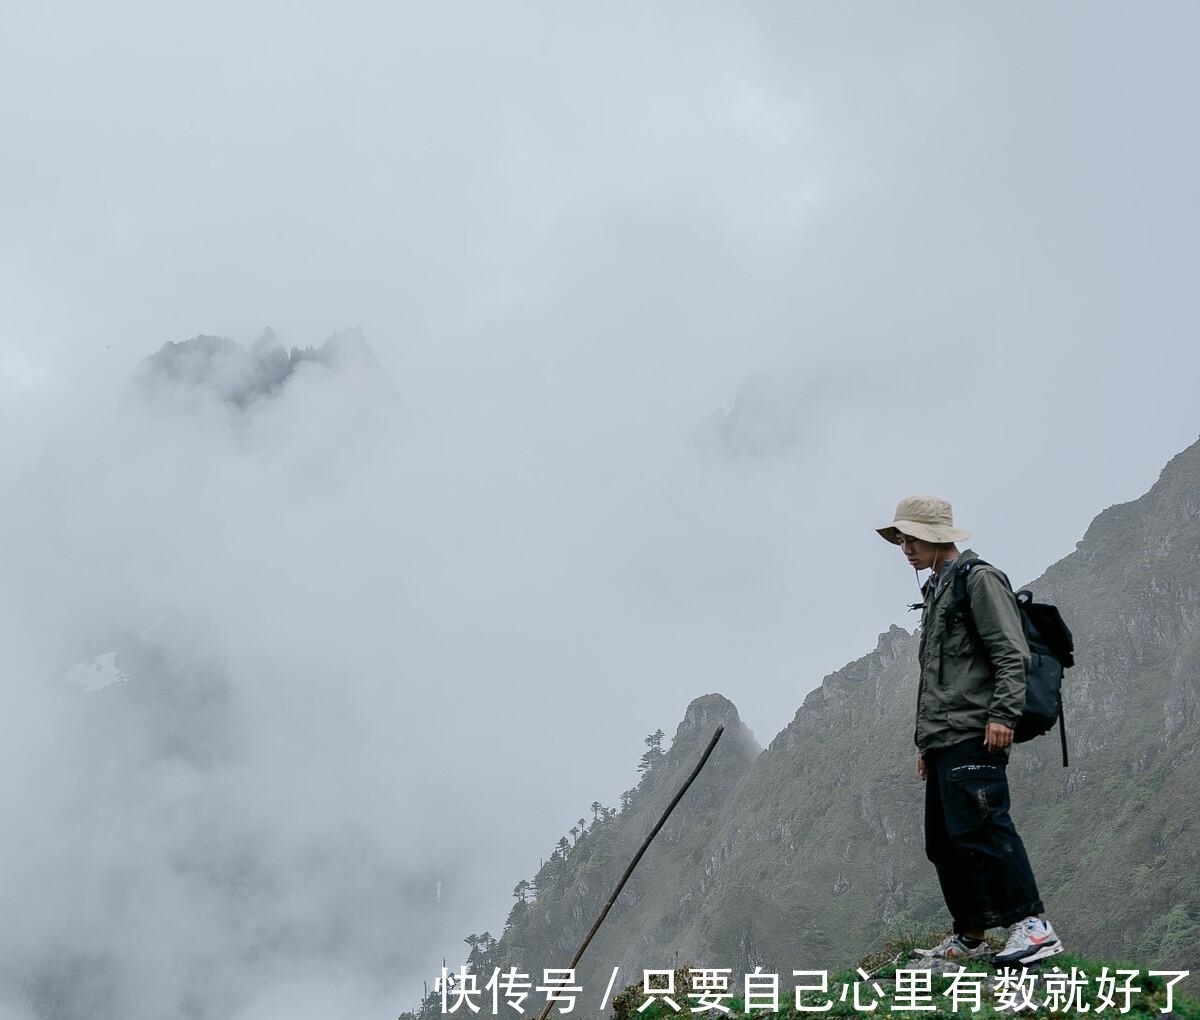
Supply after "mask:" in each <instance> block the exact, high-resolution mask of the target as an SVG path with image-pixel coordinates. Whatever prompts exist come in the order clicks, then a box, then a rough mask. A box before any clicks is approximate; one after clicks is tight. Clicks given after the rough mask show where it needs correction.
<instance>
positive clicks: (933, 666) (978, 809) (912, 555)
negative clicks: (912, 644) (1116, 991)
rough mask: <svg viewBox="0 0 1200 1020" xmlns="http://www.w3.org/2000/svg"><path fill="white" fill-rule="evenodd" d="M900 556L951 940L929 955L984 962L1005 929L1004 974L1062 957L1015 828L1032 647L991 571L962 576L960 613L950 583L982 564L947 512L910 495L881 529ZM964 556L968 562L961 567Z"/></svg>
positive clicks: (941, 504)
mask: <svg viewBox="0 0 1200 1020" xmlns="http://www.w3.org/2000/svg"><path fill="white" fill-rule="evenodd" d="M877 530H878V532H879V534H880V535H882V536H883V537H884V538H885V539H886V540H887V541H889V542H891V543H893V544H895V545H898V546H900V549H901V551H902V552H903V553H904V555H905V558H906V559H907V560H908V562H909V564H910V565H911V566H912V567H913V569H914V570H915V571H917V576H918V580H919V579H920V571H922V570H929V571H931V572H932V573H931V574H930V576H929V578H928V579H927V580H926V581H925V583H924V585H923V586H922V587H921V593H922V596H923V603H922V607H921V608H922V613H921V642H920V647H919V652H918V658H919V665H920V676H919V679H918V686H917V725H916V733H915V735H914V739H915V741H916V745H917V777H918V778H919V779H922V780H924V781H925V853H926V856H927V857H928V858H929V859H930V861H932V862H933V865H934V867H936V868H937V874H938V881H939V882H940V883H941V887H942V895H943V896H944V897H945V900H946V906H947V907H948V908H949V910H950V914H951V916H952V917H953V918H954V931H953V933H952V934H951V935H949V936H948V937H947V938H946V939H944V940H943V941H942V942H940V943H939V944H938V945H936V946H934V947H933V948H932V949H929V950H924V952H925V954H926V955H928V956H937V957H942V958H945V959H948V960H968V959H973V958H976V957H981V956H986V955H989V954H990V952H991V950H989V949H988V946H987V943H986V942H985V941H984V935H985V933H986V930H987V929H988V928H992V927H998V926H1006V927H1007V926H1010V925H1011V928H1010V930H1009V935H1008V941H1007V942H1006V944H1005V946H1004V949H1003V950H1002V951H1001V952H999V953H998V954H996V958H995V961H994V962H995V963H996V965H997V966H1015V965H1018V964H1027V963H1032V962H1033V961H1035V960H1041V959H1044V958H1045V957H1047V956H1053V955H1055V954H1056V953H1061V952H1062V950H1063V946H1062V943H1061V942H1060V941H1059V938H1058V936H1057V935H1056V934H1055V933H1054V929H1053V928H1052V927H1051V926H1050V924H1049V922H1047V921H1045V920H1042V918H1041V917H1040V915H1041V913H1042V910H1043V907H1042V901H1041V899H1040V898H1039V896H1038V890H1037V883H1036V882H1035V881H1034V877H1033V871H1032V869H1031V868H1030V866H1029V858H1028V857H1027V856H1026V853H1025V846H1024V844H1023V843H1022V842H1021V837H1020V836H1018V835H1017V830H1016V827H1015V826H1014V825H1013V821H1012V818H1010V817H1009V813H1008V812H1009V800H1008V776H1007V773H1006V771H1005V769H1006V766H1007V764H1008V753H1009V748H1010V746H1011V745H1012V741H1013V730H1014V728H1015V727H1016V724H1017V720H1018V719H1019V718H1020V715H1021V710H1022V708H1023V707H1024V705H1025V674H1026V671H1027V670H1028V668H1029V647H1028V645H1027V644H1026V642H1025V635H1024V632H1023V630H1022V629H1021V617H1020V612H1019V610H1018V609H1017V603H1016V598H1015V597H1014V595H1013V593H1012V589H1011V588H1010V587H1009V584H1008V580H1007V579H1006V578H1005V576H1004V575H1003V574H1001V573H1000V572H999V571H998V570H996V569H995V568H994V567H991V566H989V565H987V564H984V563H979V564H977V565H975V566H972V567H971V568H970V569H969V571H968V572H967V573H966V593H967V605H968V606H969V615H968V614H966V613H956V612H953V611H952V610H953V609H954V605H953V603H954V601H955V599H954V596H953V590H954V587H955V586H954V574H955V568H956V567H965V566H966V565H967V564H968V563H969V562H971V561H974V560H976V559H978V557H976V555H975V553H973V552H971V551H970V550H969V549H968V550H965V551H964V552H962V553H960V552H959V550H958V546H957V544H956V543H958V542H961V541H964V540H966V539H968V538H970V537H971V536H970V533H969V532H966V531H963V530H962V529H960V528H956V527H955V526H954V517H953V513H952V511H951V507H950V504H949V503H947V502H946V501H945V500H944V499H938V498H937V497H935V496H909V497H907V498H905V499H902V500H901V501H900V504H899V505H898V506H897V507H896V514H895V519H894V520H893V521H892V523H891V524H888V525H885V526H884V527H882V528H879V529H877ZM960 557H961V559H960Z"/></svg>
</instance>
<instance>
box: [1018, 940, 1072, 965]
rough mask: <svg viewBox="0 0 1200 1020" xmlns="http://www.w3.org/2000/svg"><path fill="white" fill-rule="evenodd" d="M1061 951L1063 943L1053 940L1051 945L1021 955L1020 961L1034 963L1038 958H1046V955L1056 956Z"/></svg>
mask: <svg viewBox="0 0 1200 1020" xmlns="http://www.w3.org/2000/svg"><path fill="white" fill-rule="evenodd" d="M1062 951H1063V944H1062V943H1061V942H1054V943H1052V944H1051V945H1048V946H1042V948H1041V949H1039V950H1037V952H1034V953H1030V954H1029V955H1028V956H1022V957H1021V962H1022V963H1035V962H1036V961H1038V960H1044V959H1046V957H1047V956H1057V955H1058V954H1059V953H1061V952H1062Z"/></svg>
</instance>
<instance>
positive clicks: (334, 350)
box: [139, 328, 395, 409]
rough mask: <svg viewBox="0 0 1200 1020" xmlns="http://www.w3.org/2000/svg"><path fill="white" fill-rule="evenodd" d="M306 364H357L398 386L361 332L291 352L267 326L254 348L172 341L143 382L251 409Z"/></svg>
mask: <svg viewBox="0 0 1200 1020" xmlns="http://www.w3.org/2000/svg"><path fill="white" fill-rule="evenodd" d="M305 366H320V367H322V368H325V369H330V370H334V371H341V370H345V369H348V368H355V369H358V370H360V371H362V372H364V373H365V374H366V375H368V376H370V377H371V378H373V379H374V380H376V381H377V382H379V381H383V382H384V383H386V387H387V388H388V389H389V390H391V393H392V395H393V396H395V390H394V389H392V388H391V383H390V382H387V377H386V375H385V374H384V371H383V369H382V368H381V367H380V365H379V362H378V361H377V360H376V358H375V355H374V352H372V350H371V348H370V346H369V345H368V344H367V342H366V340H364V339H363V336H362V332H361V330H359V329H357V328H355V329H348V330H344V331H342V332H340V333H334V334H333V335H332V336H331V337H330V338H329V339H328V340H326V341H325V343H323V344H322V345H321V346H320V347H305V348H299V347H293V348H292V349H291V352H290V353H289V352H288V351H286V350H285V349H284V347H283V345H282V344H280V342H279V341H278V339H276V337H275V334H274V333H273V332H272V331H271V330H270V329H268V330H266V331H265V332H264V333H263V334H262V336H260V337H259V338H258V339H257V340H255V341H254V343H253V344H251V345H250V347H249V348H247V347H244V346H242V345H241V344H239V343H236V342H234V341H233V340H227V339H225V338H224V337H219V336H197V337H193V338H192V339H191V340H182V341H178V342H176V341H168V342H167V343H165V344H163V345H162V347H160V348H159V349H158V351H157V352H156V353H154V354H152V355H151V356H150V357H148V358H146V359H145V361H143V362H142V366H141V370H140V372H139V380H140V382H141V383H142V385H143V386H144V387H145V388H146V389H147V390H149V391H151V392H161V391H163V390H174V391H180V390H184V391H191V392H193V393H202V394H205V395H208V396H213V397H216V398H217V399H219V400H221V401H223V402H225V403H227V404H230V405H232V406H234V407H236V408H239V409H245V408H247V407H249V406H250V405H251V404H253V403H255V402H256V401H260V400H263V399H265V398H269V397H272V396H274V395H276V394H278V393H279V392H280V391H281V390H282V389H283V388H284V387H285V386H286V385H287V384H288V383H289V381H291V380H292V378H293V377H294V376H295V375H296V373H297V372H298V371H300V370H301V369H302V368H304V367H305Z"/></svg>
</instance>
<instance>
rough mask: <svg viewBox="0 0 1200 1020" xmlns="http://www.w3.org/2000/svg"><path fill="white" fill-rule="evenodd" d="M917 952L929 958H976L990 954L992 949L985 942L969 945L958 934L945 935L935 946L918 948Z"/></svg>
mask: <svg viewBox="0 0 1200 1020" xmlns="http://www.w3.org/2000/svg"><path fill="white" fill-rule="evenodd" d="M917 953H919V954H920V955H921V956H927V957H929V958H930V959H933V958H936V959H939V960H976V959H978V958H979V957H981V956H990V955H991V953H992V950H991V948H990V947H989V946H988V944H987V943H986V942H980V943H979V945H977V946H969V945H967V944H966V943H965V942H964V941H963V940H962V938H961V937H960V936H958V935H947V936H946V937H945V938H944V939H942V941H941V942H939V943H938V944H937V945H936V946H932V947H930V948H929V949H918V950H917Z"/></svg>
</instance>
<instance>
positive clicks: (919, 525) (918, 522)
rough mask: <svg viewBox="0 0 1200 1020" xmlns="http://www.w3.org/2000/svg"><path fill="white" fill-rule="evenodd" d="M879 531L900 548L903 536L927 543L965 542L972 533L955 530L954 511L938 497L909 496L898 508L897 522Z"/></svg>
mask: <svg viewBox="0 0 1200 1020" xmlns="http://www.w3.org/2000/svg"><path fill="white" fill-rule="evenodd" d="M875 530H876V531H878V532H879V534H880V535H882V536H883V538H885V539H886V540H887V541H889V542H891V543H892V544H893V545H899V544H900V535H901V533H903V534H905V535H911V536H912V537H913V538H920V539H923V540H924V541H926V542H962V541H964V540H966V539H968V538H970V537H971V533H970V532H969V531H963V529H962V528H956V527H955V526H954V511H953V510H951V508H950V504H949V503H947V502H946V501H945V500H944V499H938V497H937V496H905V497H904V498H903V499H902V500H900V502H899V503H897V504H896V518H895V520H893V521H892V523H891V524H888V525H886V526H884V527H882V528H876V529H875Z"/></svg>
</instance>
